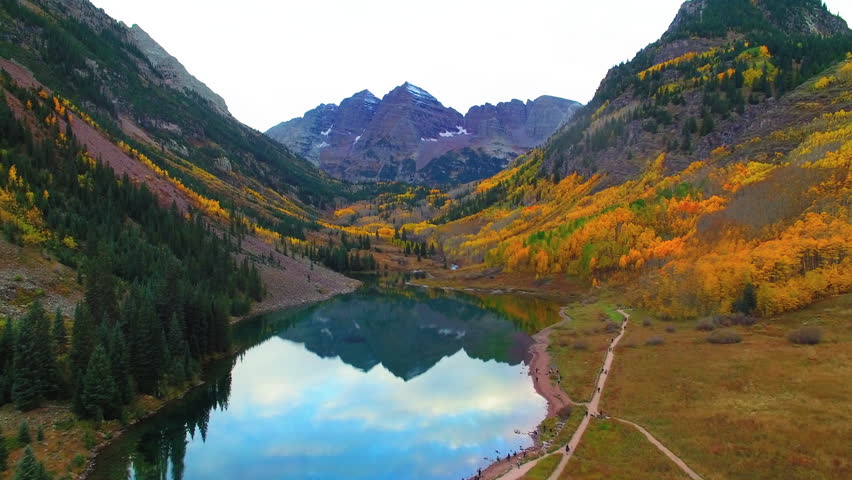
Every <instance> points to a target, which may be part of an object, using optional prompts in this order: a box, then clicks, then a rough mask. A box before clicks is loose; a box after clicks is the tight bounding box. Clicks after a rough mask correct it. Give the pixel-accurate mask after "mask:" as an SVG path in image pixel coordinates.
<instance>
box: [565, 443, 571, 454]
mask: <svg viewBox="0 0 852 480" xmlns="http://www.w3.org/2000/svg"><path fill="white" fill-rule="evenodd" d="M570 451H571V445H565V453H568V452H570Z"/></svg>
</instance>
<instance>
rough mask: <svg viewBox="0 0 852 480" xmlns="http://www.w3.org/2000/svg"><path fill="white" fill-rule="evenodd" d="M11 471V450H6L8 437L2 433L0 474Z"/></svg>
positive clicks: (0, 434) (0, 436)
mask: <svg viewBox="0 0 852 480" xmlns="http://www.w3.org/2000/svg"><path fill="white" fill-rule="evenodd" d="M8 469H9V449H8V448H6V436H5V435H3V434H2V433H0V472H5V471H6V470H8Z"/></svg>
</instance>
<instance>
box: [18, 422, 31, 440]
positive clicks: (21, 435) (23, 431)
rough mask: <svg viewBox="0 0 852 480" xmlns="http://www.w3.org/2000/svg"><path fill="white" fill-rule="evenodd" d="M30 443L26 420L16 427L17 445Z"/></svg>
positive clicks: (28, 426) (28, 427) (28, 425)
mask: <svg viewBox="0 0 852 480" xmlns="http://www.w3.org/2000/svg"><path fill="white" fill-rule="evenodd" d="M31 441H32V437H31V436H30V424H29V423H27V421H26V420H24V421H22V422H21V423H20V425H18V443H24V444H27V443H30V442H31Z"/></svg>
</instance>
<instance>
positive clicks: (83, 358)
mask: <svg viewBox="0 0 852 480" xmlns="http://www.w3.org/2000/svg"><path fill="white" fill-rule="evenodd" d="M94 348H95V322H94V318H92V314H91V311H90V310H89V307H88V305H86V304H85V303H81V304H79V305H77V308H76V309H75V310H74V326H73V327H72V329H71V375H72V376H74V377H75V378H81V377H82V376H83V375H84V374H85V373H86V367H88V365H89V356H90V355H91V354H92V350H94Z"/></svg>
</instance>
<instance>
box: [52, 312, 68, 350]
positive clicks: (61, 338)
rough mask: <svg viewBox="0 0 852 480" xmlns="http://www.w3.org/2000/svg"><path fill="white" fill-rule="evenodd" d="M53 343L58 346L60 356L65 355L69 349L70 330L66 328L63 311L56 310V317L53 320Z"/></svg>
mask: <svg viewBox="0 0 852 480" xmlns="http://www.w3.org/2000/svg"><path fill="white" fill-rule="evenodd" d="M53 342H54V343H55V344H56V351H57V353H59V354H60V355H62V354H63V353H65V351H66V349H67V347H68V330H67V329H66V328H65V320H63V318H62V311H61V310H59V309H58V308H57V309H56V316H55V317H54V319H53Z"/></svg>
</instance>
